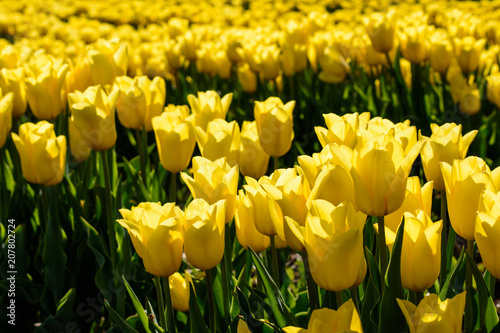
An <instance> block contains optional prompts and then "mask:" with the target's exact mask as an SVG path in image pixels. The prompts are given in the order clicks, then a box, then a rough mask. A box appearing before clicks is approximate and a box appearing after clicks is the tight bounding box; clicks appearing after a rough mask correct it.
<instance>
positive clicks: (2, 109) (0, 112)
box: [0, 89, 14, 149]
mask: <svg viewBox="0 0 500 333" xmlns="http://www.w3.org/2000/svg"><path fill="white" fill-rule="evenodd" d="M13 106H14V101H13V94H12V93H8V94H6V95H4V96H2V90H1V89H0V124H2V125H1V126H0V149H1V148H2V147H3V146H4V145H5V141H7V136H8V135H9V133H10V130H11V128H12V109H13Z"/></svg>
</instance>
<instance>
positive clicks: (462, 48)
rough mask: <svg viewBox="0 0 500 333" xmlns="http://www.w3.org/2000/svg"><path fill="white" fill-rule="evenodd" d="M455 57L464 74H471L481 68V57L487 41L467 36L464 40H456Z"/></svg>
mask: <svg viewBox="0 0 500 333" xmlns="http://www.w3.org/2000/svg"><path fill="white" fill-rule="evenodd" d="M453 43H454V44H455V55H456V57H457V59H458V64H459V65H460V68H461V69H462V71H463V72H464V73H470V72H473V71H475V70H476V69H477V67H478V66H479V57H480V55H481V52H482V51H483V50H484V46H485V44H486V40H485V39H477V40H476V39H475V38H474V37H472V36H467V37H464V38H462V39H460V38H454V39H453Z"/></svg>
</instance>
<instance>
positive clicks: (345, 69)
mask: <svg viewBox="0 0 500 333" xmlns="http://www.w3.org/2000/svg"><path fill="white" fill-rule="evenodd" d="M319 63H320V65H321V72H320V73H319V76H318V78H319V79H320V80H321V81H323V82H327V83H340V82H342V81H344V80H345V78H346V77H347V74H349V73H350V72H351V69H350V67H349V64H348V62H347V61H346V59H345V58H344V57H343V56H342V54H340V52H338V51H337V50H336V49H335V47H333V46H330V47H326V48H325V52H324V54H323V56H322V57H321V58H319Z"/></svg>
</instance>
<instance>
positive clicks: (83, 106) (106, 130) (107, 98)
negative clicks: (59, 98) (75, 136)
mask: <svg viewBox="0 0 500 333" xmlns="http://www.w3.org/2000/svg"><path fill="white" fill-rule="evenodd" d="M119 95H120V91H119V90H113V91H112V92H111V93H110V94H109V95H107V94H106V93H105V92H104V90H103V89H102V88H101V86H92V87H88V88H87V89H86V90H85V92H83V93H82V92H80V91H75V92H74V93H70V94H68V98H69V106H70V108H71V117H70V119H69V122H70V123H74V125H75V127H74V128H75V129H76V130H77V131H78V132H80V138H81V139H82V140H86V141H87V144H88V146H89V147H90V148H91V149H92V150H95V151H104V150H107V149H109V148H111V147H113V145H114V144H115V141H116V128H115V104H116V100H117V99H118V96H119ZM70 140H72V139H71V137H70Z"/></svg>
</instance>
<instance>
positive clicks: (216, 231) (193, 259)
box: [184, 199, 226, 270]
mask: <svg viewBox="0 0 500 333" xmlns="http://www.w3.org/2000/svg"><path fill="white" fill-rule="evenodd" d="M225 205H226V202H225V200H220V201H217V202H216V203H215V204H213V205H210V204H208V203H207V202H206V201H205V200H203V199H194V200H193V201H191V203H190V204H189V205H188V206H187V207H186V225H185V241H184V242H185V243H184V253H185V254H186V258H187V260H188V261H189V263H190V264H191V265H193V266H194V267H196V268H199V269H204V270H207V269H212V268H214V267H215V266H217V264H218V263H219V262H220V261H221V259H222V256H223V254H224V228H225V216H224V212H225V210H226V208H225Z"/></svg>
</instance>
